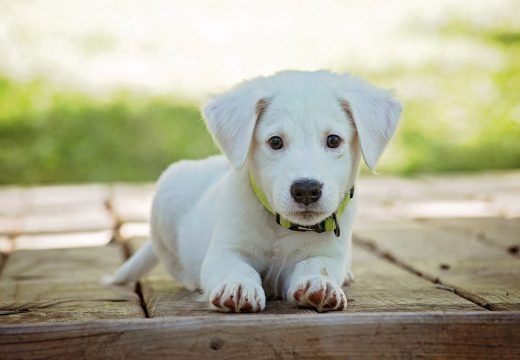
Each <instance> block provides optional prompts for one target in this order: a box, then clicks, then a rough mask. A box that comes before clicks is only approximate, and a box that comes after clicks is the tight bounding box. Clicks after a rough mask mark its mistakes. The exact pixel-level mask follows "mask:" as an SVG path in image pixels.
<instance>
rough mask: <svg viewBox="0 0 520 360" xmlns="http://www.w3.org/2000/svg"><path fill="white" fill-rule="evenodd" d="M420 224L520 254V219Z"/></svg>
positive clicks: (479, 219)
mask: <svg viewBox="0 0 520 360" xmlns="http://www.w3.org/2000/svg"><path fill="white" fill-rule="evenodd" d="M420 222H421V223H423V224H425V225H428V226H433V227H436V228H440V229H452V230H455V231H458V232H461V233H463V234H466V235H467V236H472V237H475V238H476V239H477V240H479V241H480V242H482V243H484V244H487V245H490V246H495V247H498V248H500V249H502V250H504V251H507V252H509V253H510V254H519V248H520V219H504V218H496V217H491V218H452V219H449V218H448V219H421V220H420Z"/></svg>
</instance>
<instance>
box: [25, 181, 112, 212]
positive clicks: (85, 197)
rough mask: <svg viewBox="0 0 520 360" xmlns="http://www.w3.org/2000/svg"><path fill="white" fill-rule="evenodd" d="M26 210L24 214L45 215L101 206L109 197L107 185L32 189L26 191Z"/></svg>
mask: <svg viewBox="0 0 520 360" xmlns="http://www.w3.org/2000/svg"><path fill="white" fill-rule="evenodd" d="M27 191H28V195H27V196H28V197H29V200H28V209H27V210H26V211H25V213H27V212H30V213H47V212H50V211H53V210H55V209H56V210H60V209H66V208H77V207H78V206H85V207H90V206H96V205H98V206H99V205H103V204H104V203H105V202H106V201H107V200H108V198H109V196H110V188H109V186H107V185H101V184H88V185H58V186H56V185H54V186H41V187H33V188H29V189H28V190H27Z"/></svg>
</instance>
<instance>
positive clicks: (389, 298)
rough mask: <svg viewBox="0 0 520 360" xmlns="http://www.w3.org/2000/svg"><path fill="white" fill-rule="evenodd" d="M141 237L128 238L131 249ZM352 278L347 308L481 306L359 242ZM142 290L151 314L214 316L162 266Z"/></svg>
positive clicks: (284, 306)
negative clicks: (376, 254) (383, 257)
mask: <svg viewBox="0 0 520 360" xmlns="http://www.w3.org/2000/svg"><path fill="white" fill-rule="evenodd" d="M144 241H145V239H144V238H133V239H130V240H129V247H130V251H131V252H133V251H134V250H135V249H137V248H138V247H139V246H140V245H141V244H142V243H143V242H144ZM353 268H354V272H355V275H356V282H355V283H354V284H352V285H350V286H348V287H344V290H345V293H346V294H347V300H348V306H347V310H346V311H347V312H362V311H370V312H385V311H438V310H442V311H463V310H466V311H471V310H473V311H479V310H484V309H483V308H482V307H479V306H477V305H475V304H474V303H472V302H470V301H467V300H465V299H463V298H461V297H460V296H457V295H456V294H454V293H453V292H450V291H446V289H444V288H442V287H439V286H437V285H435V284H432V283H431V282H430V281H427V280H425V279H422V278H420V277H418V276H415V275H412V274H411V273H409V272H407V271H405V270H403V269H401V268H400V267H398V266H396V265H394V264H392V263H390V262H388V261H385V260H383V259H381V258H379V257H376V256H374V255H373V254H370V253H369V252H367V251H366V250H364V249H363V248H361V247H356V248H355V249H354V263H353ZM140 283H141V291H142V294H143V299H144V302H145V304H146V306H147V311H148V314H149V316H150V317H163V316H195V315H207V316H215V312H214V311H212V310H210V309H209V308H208V304H207V301H206V300H205V299H204V298H202V296H201V295H200V294H198V293H193V292H190V291H187V290H186V289H183V288H182V286H181V285H180V284H179V283H177V282H175V280H173V279H172V278H171V277H170V275H169V274H168V273H167V272H166V271H165V270H164V268H162V266H159V267H157V268H156V269H154V270H153V272H152V273H151V274H150V275H148V276H147V277H145V278H144V279H142V280H141V282H140ZM265 313H266V314H290V313H310V314H312V313H314V312H313V311H311V310H307V309H298V308H295V307H294V305H292V304H288V303H286V302H283V301H268V302H267V306H266V310H265Z"/></svg>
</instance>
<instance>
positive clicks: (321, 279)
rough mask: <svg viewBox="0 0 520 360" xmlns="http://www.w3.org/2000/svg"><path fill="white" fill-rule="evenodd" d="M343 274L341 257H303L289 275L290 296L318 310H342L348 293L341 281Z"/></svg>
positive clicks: (288, 298)
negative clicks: (342, 287) (345, 291)
mask: <svg viewBox="0 0 520 360" xmlns="http://www.w3.org/2000/svg"><path fill="white" fill-rule="evenodd" d="M344 274H345V270H344V262H343V261H342V259H332V258H329V257H321V256H316V257H312V258H309V259H306V260H303V261H301V262H299V263H298V264H296V266H295V267H294V270H293V272H292V274H291V275H290V277H289V282H288V291H287V300H288V301H291V302H295V303H296V304H297V305H298V306H301V307H307V308H312V309H315V310H317V311H318V312H325V311H331V310H343V309H344V308H345V307H346V306H347V297H346V296H345V293H344V292H343V290H342V289H341V287H340V286H339V284H341V283H342V282H343V276H344Z"/></svg>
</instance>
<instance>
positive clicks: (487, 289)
mask: <svg viewBox="0 0 520 360" xmlns="http://www.w3.org/2000/svg"><path fill="white" fill-rule="evenodd" d="M355 241H356V242H357V243H358V244H362V245H365V246H367V247H369V248H372V249H373V250H375V251H377V252H379V253H380V254H381V255H383V256H386V257H387V258H390V259H392V260H393V261H395V262H396V263H397V264H399V265H401V266H403V267H404V268H407V269H409V270H410V271H411V272H415V273H417V274H419V275H421V276H424V277H425V278H428V279H430V280H431V281H432V282H439V283H441V284H442V285H444V286H446V287H447V288H449V289H453V291H455V292H456V293H458V294H459V295H461V296H464V297H466V298H468V299H470V300H471V301H473V302H475V303H477V304H479V305H480V306H483V307H485V308H487V309H490V310H518V309H520V282H519V281H518V279H519V277H520V262H519V261H518V259H516V258H515V257H513V256H510V255H509V254H507V253H506V252H504V251H501V250H499V249H496V248H493V247H489V246H486V245H484V244H482V243H481V242H479V241H478V240H477V239H475V238H474V237H472V236H468V235H465V234H462V233H458V232H453V231H449V230H446V231H443V230H439V229H436V228H430V227H426V226H423V225H420V224H416V223H411V222H401V223H400V225H399V226H397V224H395V223H384V222H379V223H374V224H373V226H372V227H369V226H368V224H365V225H364V227H361V228H359V227H358V228H357V229H356V231H355Z"/></svg>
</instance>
